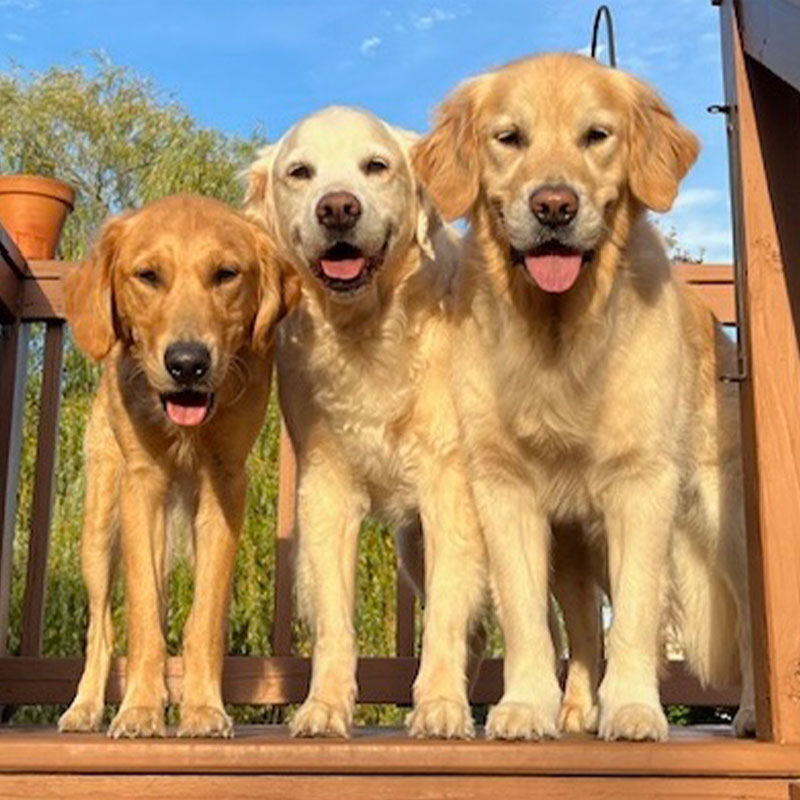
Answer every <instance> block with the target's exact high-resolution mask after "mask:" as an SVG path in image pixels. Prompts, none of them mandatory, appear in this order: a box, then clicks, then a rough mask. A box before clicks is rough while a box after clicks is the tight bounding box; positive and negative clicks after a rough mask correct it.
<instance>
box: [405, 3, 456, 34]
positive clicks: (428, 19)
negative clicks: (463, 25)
mask: <svg viewBox="0 0 800 800" xmlns="http://www.w3.org/2000/svg"><path fill="white" fill-rule="evenodd" d="M455 18H456V15H455V14H454V13H453V12H452V11H443V10H442V9H441V8H438V7H437V6H434V7H433V8H432V9H431V10H430V11H428V12H427V13H426V14H412V15H411V24H412V25H413V26H414V27H415V28H416V29H417V30H418V31H429V30H430V29H431V28H432V27H433V26H434V25H438V24H439V23H441V22H450V21H452V20H454V19H455Z"/></svg>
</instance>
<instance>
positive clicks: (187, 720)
mask: <svg viewBox="0 0 800 800" xmlns="http://www.w3.org/2000/svg"><path fill="white" fill-rule="evenodd" d="M282 292H283V290H282V279H281V275H280V274H279V270H278V267H277V262H275V260H274V258H273V248H272V245H271V243H270V241H269V239H268V237H267V235H266V233H265V232H264V231H263V230H261V229H260V228H259V227H258V226H256V225H254V224H253V223H252V222H251V221H249V220H248V219H246V218H245V217H244V216H243V215H241V214H238V213H236V212H234V211H233V210H231V209H229V208H228V207H227V206H225V205H223V204H222V203H219V202H217V201H215V200H211V199H208V198H203V197H197V196H190V195H178V196H173V197H167V198H164V199H163V200H159V201H157V202H154V203H151V204H149V205H147V206H145V207H144V208H142V209H141V210H139V211H136V212H131V213H126V214H123V215H121V216H119V217H117V218H114V219H112V220H110V221H109V222H108V223H106V225H105V227H104V228H103V231H102V233H101V235H100V238H99V241H98V242H97V244H96V246H95V248H94V251H93V252H92V254H91V256H90V258H89V259H88V260H87V261H86V262H85V263H84V264H83V265H82V266H81V268H80V269H79V270H78V271H77V272H76V273H74V274H73V275H71V276H70V278H69V280H68V283H67V286H66V305H67V319H68V321H69V323H70V325H71V326H72V332H73V335H74V337H75V340H76V342H77V343H78V345H79V346H80V347H81V348H82V349H83V350H84V351H85V352H86V353H87V354H88V355H90V356H91V357H92V358H94V359H96V360H102V361H103V375H102V378H101V381H100V386H99V389H98V392H97V395H96V397H95V399H94V404H93V406H92V412H91V417H90V420H89V426H88V429H87V433H86V459H87V470H88V474H87V489H86V507H85V509H84V521H83V534H82V540H81V556H82V566H83V575H84V580H85V582H86V588H87V591H88V596H89V631H88V636H87V647H86V664H85V667H84V672H83V677H82V678H81V682H80V685H79V687H78V693H77V696H76V697H75V700H74V701H73V703H72V705H71V706H70V707H69V709H68V710H67V711H66V713H65V714H64V715H63V716H62V717H61V720H60V722H59V729H60V730H61V731H92V730H97V729H98V728H99V726H100V724H101V721H102V715H103V703H104V696H105V687H106V681H107V678H108V670H109V665H110V661H111V656H112V646H113V644H112V643H113V631H112V626H111V610H110V599H109V598H110V594H109V593H110V590H111V581H112V577H113V570H112V562H113V561H114V560H115V559H116V551H117V550H118V545H119V544H121V549H122V565H123V571H124V575H125V593H126V600H127V620H128V668H127V680H126V688H125V695H124V698H123V701H122V705H121V706H120V709H119V713H118V714H117V715H116V717H115V718H114V720H113V721H112V723H111V727H110V728H109V731H108V733H109V735H110V736H113V737H121V736H128V737H136V736H163V735H164V734H165V727H164V706H165V703H166V702H167V699H168V698H167V689H166V684H165V681H164V668H165V658H166V648H165V641H164V622H165V614H166V607H167V597H166V586H167V584H166V581H167V570H168V566H167V561H168V552H169V546H170V543H169V542H168V535H167V534H168V529H170V531H171V529H172V527H173V524H172V523H175V522H176V521H180V519H181V518H182V519H183V520H184V521H186V522H188V523H189V525H190V526H191V529H192V541H193V545H194V556H195V567H194V571H195V595H194V601H193V604H192V610H191V614H190V616H189V620H188V622H187V627H186V631H185V636H184V653H183V659H184V660H183V663H184V671H183V694H182V698H181V707H180V726H179V729H178V735H179V736H231V735H232V731H233V729H232V726H231V720H230V719H229V717H228V715H227V714H226V713H225V708H224V706H223V704H222V694H221V691H222V686H221V679H222V658H223V655H224V650H225V637H226V633H225V631H226V625H227V613H228V605H229V596H230V588H231V578H232V574H233V565H234V556H235V551H236V543H237V540H238V538H239V533H240V531H241V528H242V521H243V516H244V508H245V491H246V475H245V460H246V458H247V455H248V453H249V451H250V448H251V446H252V444H253V442H254V440H255V438H256V435H257V434H258V431H259V429H260V427H261V424H262V420H263V418H264V412H265V409H266V405H267V400H268V397H269V387H270V375H271V368H272V355H273V350H274V347H273V335H272V334H273V328H274V326H275V324H276V322H277V321H278V319H279V318H280V316H281V314H282V312H283V305H284V303H283V294H282Z"/></svg>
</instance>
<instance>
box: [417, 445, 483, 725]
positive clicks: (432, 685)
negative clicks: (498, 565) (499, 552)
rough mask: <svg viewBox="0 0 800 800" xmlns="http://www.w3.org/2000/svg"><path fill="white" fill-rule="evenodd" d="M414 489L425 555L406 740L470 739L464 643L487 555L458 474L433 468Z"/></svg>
mask: <svg viewBox="0 0 800 800" xmlns="http://www.w3.org/2000/svg"><path fill="white" fill-rule="evenodd" d="M433 466H434V467H435V474H429V475H426V476H423V478H422V480H421V481H420V513H421V516H422V525H423V543H424V548H425V559H424V561H425V614H424V620H425V621H424V630H423V640H422V662H421V664H420V669H419V674H418V675H417V679H416V681H415V682H414V710H413V711H412V712H411V714H409V715H408V719H407V720H406V725H407V727H408V730H409V733H410V734H411V735H412V736H419V737H424V736H435V737H441V738H462V739H463V738H471V737H472V736H473V735H474V728H473V723H472V715H471V712H470V708H469V704H468V701H467V637H468V634H469V629H470V623H471V622H472V621H473V619H474V617H476V616H477V615H478V612H479V610H480V607H481V605H482V603H483V598H484V595H485V590H484V587H485V577H484V575H485V571H486V570H485V563H486V555H485V550H484V545H483V542H482V541H481V538H480V528H479V526H478V520H477V516H476V513H475V509H474V507H473V505H472V502H471V496H470V492H469V486H468V485H467V481H466V476H465V471H464V467H463V466H462V465H461V464H459V463H457V462H456V461H455V459H453V460H452V461H451V462H450V463H444V464H442V463H434V464H433Z"/></svg>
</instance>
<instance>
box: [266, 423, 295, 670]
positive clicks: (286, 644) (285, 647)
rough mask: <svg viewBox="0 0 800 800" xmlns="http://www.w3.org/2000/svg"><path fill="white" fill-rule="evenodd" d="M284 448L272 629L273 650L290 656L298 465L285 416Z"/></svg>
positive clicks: (279, 484)
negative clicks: (293, 543)
mask: <svg viewBox="0 0 800 800" xmlns="http://www.w3.org/2000/svg"><path fill="white" fill-rule="evenodd" d="M280 437H281V438H280V451H279V459H278V481H279V483H278V541H277V543H276V545H275V547H276V558H275V616H274V622H273V628H272V652H273V653H275V655H279V656H288V655H290V654H291V652H292V617H293V612H292V609H293V603H292V599H293V598H292V592H293V589H294V586H293V583H294V565H293V563H292V561H293V554H292V538H293V536H294V515H295V499H294V494H295V482H296V479H297V467H296V463H295V457H294V449H293V447H292V440H291V439H290V438H289V432H288V430H287V429H286V423H285V422H284V421H283V418H281V434H280Z"/></svg>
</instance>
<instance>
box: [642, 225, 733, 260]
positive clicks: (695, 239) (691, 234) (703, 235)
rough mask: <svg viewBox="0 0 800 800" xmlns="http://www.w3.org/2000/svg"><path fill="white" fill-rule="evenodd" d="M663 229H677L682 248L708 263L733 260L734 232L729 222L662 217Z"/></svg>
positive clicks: (676, 239) (677, 241)
mask: <svg viewBox="0 0 800 800" xmlns="http://www.w3.org/2000/svg"><path fill="white" fill-rule="evenodd" d="M658 223H659V228H661V230H662V231H670V230H674V231H675V241H676V243H677V246H678V248H679V249H680V250H683V251H686V252H688V253H689V254H690V255H691V256H693V257H702V258H703V260H704V261H706V262H708V263H712V264H713V263H730V262H731V261H732V260H733V232H732V231H731V227H730V225H729V224H726V223H724V222H721V221H720V220H715V219H702V218H700V219H693V220H689V221H686V220H678V219H674V218H671V217H662V218H661V219H659V220H658Z"/></svg>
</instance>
